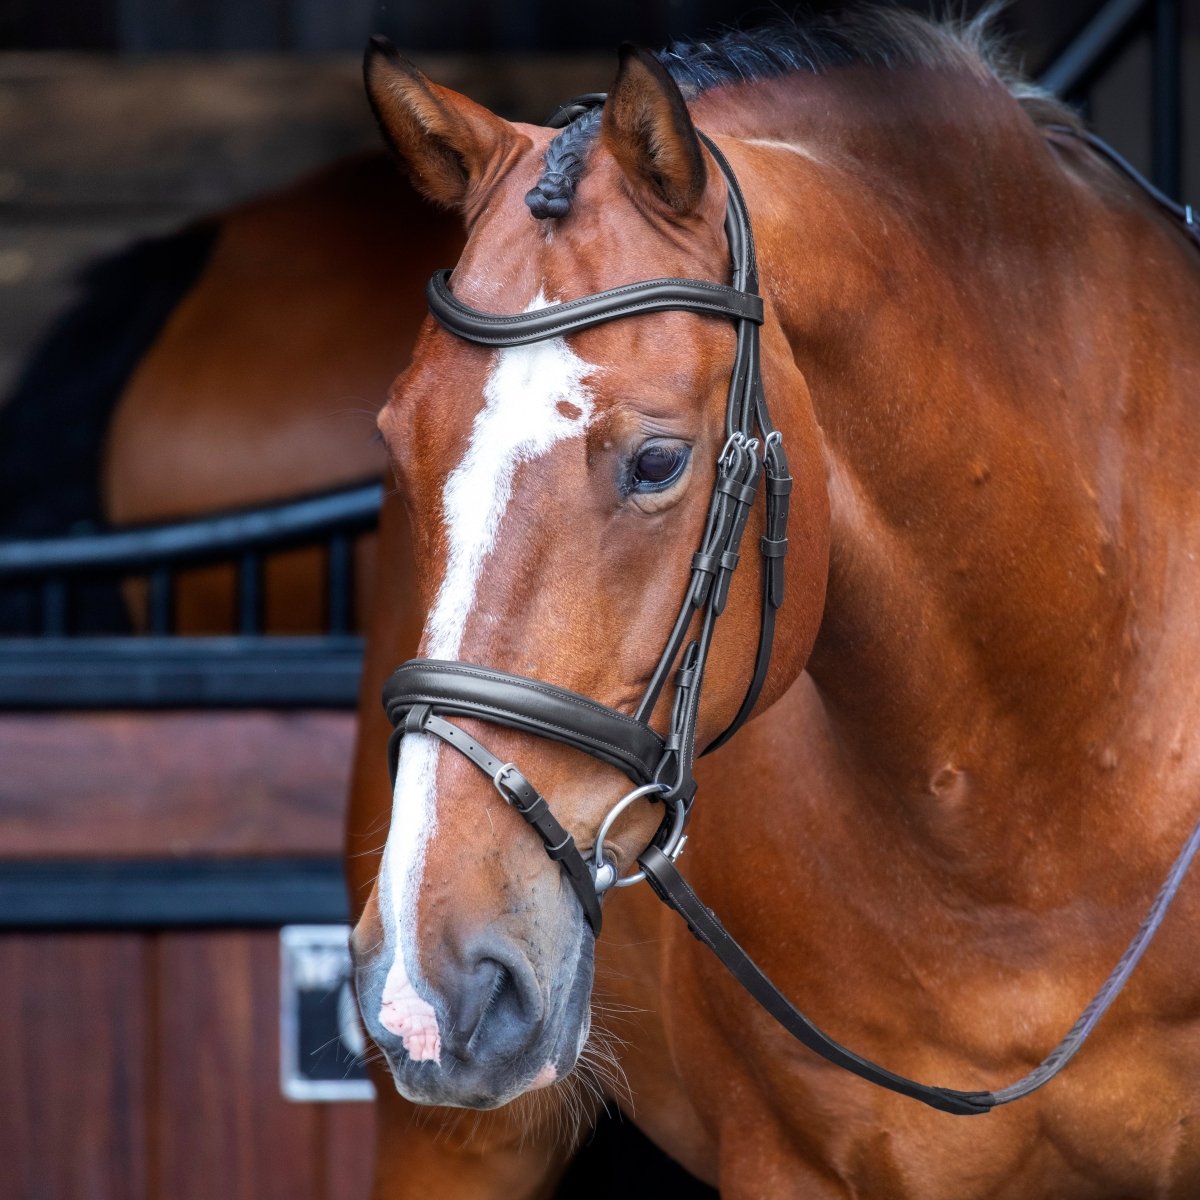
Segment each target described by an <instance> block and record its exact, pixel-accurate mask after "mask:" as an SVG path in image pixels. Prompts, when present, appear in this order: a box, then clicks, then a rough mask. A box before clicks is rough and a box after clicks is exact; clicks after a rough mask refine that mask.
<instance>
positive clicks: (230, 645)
mask: <svg viewBox="0 0 1200 1200" xmlns="http://www.w3.org/2000/svg"><path fill="white" fill-rule="evenodd" d="M362 653H363V643H362V639H361V638H358V637H338V638H335V637H259V638H256V637H250V638H239V637H105V638H98V637H96V638H94V637H88V638H78V637H56V638H40V637H29V638H5V639H3V640H2V641H0V710H6V709H7V710H26V711H31V710H39V709H40V710H44V709H61V708H74V709H87V708H172V707H174V708H293V709H294V708H343V709H352V708H354V706H355V703H356V701H357V698H358V684H359V679H360V677H361V675H362Z"/></svg>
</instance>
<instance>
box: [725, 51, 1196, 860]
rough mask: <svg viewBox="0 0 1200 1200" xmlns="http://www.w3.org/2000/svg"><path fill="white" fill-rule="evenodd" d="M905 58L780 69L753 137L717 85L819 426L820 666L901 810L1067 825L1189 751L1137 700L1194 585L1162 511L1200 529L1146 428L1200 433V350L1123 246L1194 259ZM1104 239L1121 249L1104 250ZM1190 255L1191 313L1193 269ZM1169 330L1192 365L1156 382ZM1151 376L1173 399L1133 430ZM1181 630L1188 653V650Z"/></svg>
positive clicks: (1039, 145)
mask: <svg viewBox="0 0 1200 1200" xmlns="http://www.w3.org/2000/svg"><path fill="white" fill-rule="evenodd" d="M905 76H906V77H904V78H900V77H898V75H897V74H893V73H886V72H870V71H867V70H865V69H863V70H858V69H856V70H854V71H845V72H837V73H835V74H834V75H832V76H830V77H828V78H827V79H820V80H808V81H805V82H806V86H805V87H803V88H801V89H796V88H795V87H793V88H792V89H791V90H790V91H789V90H786V89H785V88H784V87H783V85H782V84H780V85H775V86H774V88H771V87H768V88H766V89H765V95H764V97H763V98H764V101H765V104H764V106H763V107H762V108H760V109H759V110H758V111H759V113H760V114H761V113H762V112H770V113H771V117H770V119H769V121H767V122H763V121H761V120H760V121H759V130H758V131H757V132H753V133H752V132H751V128H750V126H751V125H752V124H753V119H747V118H746V117H744V116H743V117H742V118H741V119H740V120H741V125H740V127H739V125H738V121H737V120H735V119H733V118H732V117H731V113H732V108H731V107H730V106H729V104H728V102H725V108H724V110H721V107H720V105H718V106H716V109H717V111H715V112H714V113H713V116H714V117H716V118H717V119H718V120H723V121H724V125H725V128H727V129H729V128H730V126H731V125H732V126H733V131H734V132H735V133H737V134H738V135H739V136H741V137H743V138H749V139H751V141H750V142H749V143H748V144H745V145H742V146H738V144H737V143H731V148H732V153H733V155H734V157H735V166H736V167H737V169H738V170H739V173H741V174H742V175H743V179H744V183H745V186H746V188H747V191H748V194H749V203H750V207H751V210H752V213H753V214H754V216H755V224H756V233H757V236H758V241H759V246H760V258H761V261H762V266H763V277H764V281H765V284H764V286H765V290H766V291H767V293H768V295H769V296H770V298H771V301H772V303H773V305H774V307H775V309H776V312H777V314H778V315H779V317H780V320H781V323H782V325H783V327H784V330H785V333H786V334H787V336H788V339H789V342H790V344H791V348H792V352H793V354H794V356H795V360H796V364H797V366H798V367H799V369H800V371H801V372H802V374H803V376H804V378H805V382H806V384H807V387H808V390H809V392H810V393H811V403H812V410H813V412H814V413H815V417H816V421H817V424H818V426H819V428H820V434H821V436H822V438H823V441H824V453H825V460H826V468H827V472H828V486H829V495H830V507H831V521H832V529H831V534H832V539H831V563H830V574H829V581H828V598H827V606H826V613H825V617H824V620H823V624H822V628H821V633H820V635H819V637H818V642H817V645H816V647H815V649H814V652H813V655H812V658H811V660H810V664H809V672H810V674H811V676H812V677H813V679H814V680H815V682H816V684H817V686H818V689H819V692H820V695H821V698H822V702H823V705H824V711H825V714H826V716H827V718H828V720H829V722H830V724H831V725H832V726H833V727H834V729H835V730H836V733H837V735H838V736H837V739H836V740H837V742H838V743H839V744H840V745H841V746H843V747H844V748H845V749H846V752H847V754H848V755H850V756H851V757H852V758H853V760H854V763H855V768H856V773H857V774H858V775H859V777H863V776H870V777H872V778H874V779H875V780H877V781H879V782H880V785H881V786H879V787H878V788H877V789H876V791H877V794H878V795H879V796H880V797H881V798H882V799H883V801H884V802H885V803H886V804H888V805H892V806H894V807H896V808H897V809H898V810H900V809H903V808H904V807H905V805H904V800H905V798H908V799H909V800H910V801H911V804H912V805H916V806H920V807H922V809H923V811H925V812H928V810H929V805H930V803H931V800H933V801H941V800H945V801H946V802H947V803H951V804H953V803H956V802H959V801H962V800H963V793H964V788H967V787H968V783H969V786H970V790H971V793H972V794H971V795H970V800H971V802H972V804H973V805H978V806H979V808H980V810H981V811H986V810H987V807H988V804H989V803H991V805H992V810H993V813H994V815H996V816H997V818H999V816H1000V815H1002V816H1003V818H1004V821H1005V822H1006V824H1004V830H1005V831H1006V833H1005V834H1004V835H1001V836H999V837H997V838H996V840H995V842H994V846H995V848H996V852H997V853H1001V854H1003V853H1005V849H1004V847H1006V846H1009V845H1010V842H1011V839H1016V842H1012V846H1013V847H1015V845H1016V843H1017V842H1019V841H1020V839H1022V838H1026V837H1028V836H1029V834H1030V829H1029V828H1024V827H1023V824H1022V822H1021V820H1020V813H1021V808H1022V805H1024V807H1025V810H1026V815H1027V816H1028V817H1029V819H1030V820H1036V821H1038V822H1039V826H1038V828H1039V830H1040V834H1039V836H1046V837H1053V836H1055V829H1054V825H1053V820H1052V819H1050V818H1049V817H1048V816H1047V808H1046V805H1047V799H1048V797H1049V796H1053V797H1054V809H1053V811H1054V813H1056V814H1057V815H1058V816H1059V817H1060V818H1061V820H1062V827H1061V833H1062V835H1063V836H1064V837H1075V838H1077V837H1078V831H1079V814H1080V808H1079V804H1080V803H1081V802H1083V801H1084V800H1085V798H1086V803H1088V804H1089V805H1091V806H1093V810H1094V809H1095V806H1097V805H1098V804H1099V803H1100V801H1101V799H1102V797H1103V796H1104V795H1108V796H1109V797H1110V799H1111V800H1112V801H1113V806H1112V811H1113V813H1114V815H1115V814H1117V813H1118V812H1120V813H1121V814H1123V816H1124V819H1126V820H1127V819H1128V817H1127V813H1128V807H1127V805H1128V800H1129V791H1130V789H1131V788H1133V789H1135V790H1136V787H1137V786H1138V784H1139V782H1140V781H1141V778H1142V776H1145V775H1146V774H1147V773H1152V772H1153V771H1154V770H1155V769H1156V767H1157V765H1158V763H1159V761H1160V759H1161V757H1162V756H1163V754H1164V753H1165V752H1167V751H1168V750H1170V752H1171V753H1173V754H1175V756H1176V758H1178V757H1179V749H1178V746H1175V747H1166V746H1164V745H1162V744H1155V745H1150V744H1149V740H1150V739H1148V738H1147V736H1146V731H1145V728H1144V727H1143V728H1142V729H1140V730H1139V729H1136V728H1135V725H1136V722H1134V721H1132V720H1130V716H1131V707H1132V706H1133V705H1134V704H1135V702H1137V703H1145V702H1146V701H1147V700H1148V698H1149V694H1148V692H1147V690H1146V688H1147V685H1148V682H1149V680H1150V679H1151V678H1152V677H1155V664H1156V663H1157V662H1160V661H1161V658H1162V654H1163V653H1165V652H1166V650H1167V644H1166V641H1165V635H1164V634H1163V631H1162V630H1156V631H1154V638H1155V640H1156V645H1155V646H1154V647H1153V649H1154V650H1155V651H1156V652H1157V653H1155V654H1152V653H1150V650H1151V649H1152V648H1151V647H1149V646H1148V645H1147V640H1148V631H1147V629H1146V622H1145V619H1144V618H1145V614H1146V613H1147V611H1152V612H1160V611H1162V610H1163V609H1164V607H1169V604H1170V596H1169V595H1168V593H1169V592H1170V590H1171V588H1172V587H1174V588H1175V591H1176V592H1181V591H1182V590H1183V588H1185V587H1190V588H1194V587H1195V586H1196V583H1197V580H1196V579H1195V572H1194V566H1193V569H1191V570H1189V571H1187V572H1180V573H1177V575H1176V578H1175V579H1174V580H1173V581H1172V582H1171V583H1169V584H1168V582H1167V581H1166V580H1165V579H1164V570H1163V556H1164V555H1165V554H1167V553H1168V552H1169V546H1168V542H1169V541H1170V535H1169V534H1168V533H1167V532H1166V531H1167V530H1169V529H1171V528H1177V529H1178V528H1186V527H1187V526H1188V525H1189V524H1190V525H1191V528H1192V530H1193V531H1194V530H1195V528H1196V512H1195V508H1196V506H1195V502H1194V492H1195V489H1194V488H1190V487H1188V488H1183V487H1179V488H1176V489H1174V490H1170V489H1161V488H1160V489H1159V491H1160V494H1159V495H1158V496H1157V503H1158V508H1157V510H1156V511H1150V510H1149V509H1148V507H1147V505H1146V504H1145V503H1143V499H1144V497H1143V494H1142V493H1143V491H1144V489H1147V488H1149V487H1150V486H1151V485H1152V484H1153V483H1154V482H1155V481H1154V480H1152V479H1151V478H1150V477H1149V473H1150V471H1151V470H1153V468H1152V467H1151V466H1150V462H1149V456H1148V455H1147V454H1146V453H1145V452H1146V451H1147V450H1149V451H1150V452H1151V453H1153V452H1154V447H1153V445H1151V444H1150V443H1154V444H1156V445H1158V446H1160V447H1162V446H1166V445H1168V444H1169V442H1170V440H1171V438H1172V437H1174V438H1175V439H1176V440H1178V441H1180V442H1182V444H1184V445H1186V444H1194V439H1195V434H1196V430H1195V427H1194V426H1195V423H1196V422H1195V414H1194V413H1188V412H1187V411H1186V410H1185V409H1183V408H1182V407H1181V406H1177V404H1176V402H1175V401H1173V400H1172V399H1171V396H1172V394H1173V393H1174V394H1176V395H1178V389H1179V385H1180V381H1181V378H1182V377H1184V376H1186V377H1187V378H1190V380H1191V391H1193V392H1194V390H1195V384H1196V381H1197V378H1198V377H1200V365H1198V364H1197V362H1196V357H1195V352H1194V351H1190V350H1185V349H1184V347H1186V346H1188V344H1189V342H1190V338H1189V337H1188V336H1187V335H1186V333H1185V327H1184V326H1181V325H1176V326H1175V327H1172V321H1175V320H1176V318H1174V317H1172V316H1171V315H1170V313H1169V312H1161V311H1160V313H1159V315H1158V316H1157V317H1155V318H1154V319H1153V320H1151V319H1149V318H1147V319H1144V320H1143V321H1142V322H1141V327H1140V329H1141V335H1144V336H1140V335H1139V332H1138V330H1137V329H1134V328H1131V327H1130V326H1129V325H1128V324H1126V318H1127V317H1128V316H1129V314H1130V313H1133V312H1143V314H1144V312H1145V309H1146V300H1147V296H1146V293H1147V292H1148V291H1149V290H1150V289H1151V287H1152V286H1160V287H1161V283H1157V282H1156V283H1155V284H1151V282H1150V281H1149V280H1148V279H1147V277H1145V276H1144V275H1140V274H1139V273H1138V272H1136V271H1131V270H1129V269H1128V264H1129V262H1130V258H1131V255H1133V254H1136V253H1137V252H1138V245H1137V244H1136V243H1139V242H1140V246H1141V250H1142V251H1143V252H1144V250H1145V248H1146V246H1147V245H1149V246H1150V247H1151V248H1153V249H1155V250H1156V251H1157V252H1158V254H1159V258H1160V272H1161V269H1162V268H1161V262H1168V263H1169V262H1170V261H1171V260H1172V258H1174V259H1177V260H1178V259H1180V257H1181V256H1183V255H1186V253H1187V252H1186V251H1185V250H1183V249H1182V246H1181V244H1180V243H1178V241H1177V239H1175V237H1174V235H1173V234H1172V233H1170V232H1169V231H1167V230H1166V229H1165V228H1164V227H1162V226H1161V224H1160V223H1158V222H1157V221H1156V220H1153V219H1150V218H1148V217H1146V216H1144V215H1143V216H1141V217H1140V218H1139V219H1137V220H1132V219H1131V218H1129V214H1128V213H1126V214H1125V216H1124V217H1123V218H1122V220H1123V221H1124V225H1122V221H1121V220H1118V219H1117V217H1115V216H1114V215H1113V214H1111V213H1108V212H1106V211H1105V210H1104V207H1103V205H1102V204H1101V203H1100V201H1099V200H1098V199H1097V198H1096V195H1095V193H1094V192H1092V191H1091V190H1090V189H1087V188H1084V187H1081V186H1080V185H1079V184H1078V183H1077V182H1073V181H1072V180H1071V179H1069V178H1068V177H1067V174H1066V173H1065V172H1064V170H1063V168H1062V167H1061V166H1060V165H1059V163H1058V162H1057V161H1056V159H1055V157H1054V156H1053V154H1052V153H1051V152H1050V151H1048V149H1047V148H1046V145H1045V143H1044V141H1043V135H1042V134H1041V133H1040V132H1039V131H1038V130H1037V129H1035V128H1034V126H1033V125H1032V123H1031V122H1030V121H1029V120H1028V118H1027V117H1026V116H1025V115H1024V114H1023V113H1021V112H1020V111H1019V109H1018V108H1017V106H1016V105H1015V103H1014V102H1013V101H1012V100H1011V99H1010V98H1009V97H1008V95H1007V93H1006V92H1005V90H1004V89H1003V88H1002V87H1001V85H999V84H998V83H996V82H995V81H992V82H991V83H987V82H983V81H980V80H978V79H975V78H973V77H965V76H964V75H962V74H960V75H941V76H938V75H934V74H932V73H924V74H923V75H922V74H921V73H918V72H916V71H915V70H914V71H909V72H905ZM772 92H773V93H774V94H772ZM931 114H934V115H935V119H932V120H931ZM789 125H790V127H789ZM764 126H765V128H766V130H767V132H766V133H763V132H762V128H763V127H764ZM776 141H780V142H785V143H789V144H790V147H788V148H785V147H783V146H779V145H774V146H773V145H771V144H770V143H772V142H776ZM1135 207H1136V206H1135ZM1130 230H1132V232H1130ZM1114 256H1115V258H1116V259H1117V260H1119V261H1120V262H1121V264H1122V267H1121V270H1120V271H1114V270H1112V269H1108V268H1105V267H1104V266H1103V265H1098V264H1104V263H1106V262H1107V263H1111V262H1112V261H1113V260H1114ZM1106 271H1107V274H1106ZM1178 272H1179V273H1180V274H1181V275H1187V279H1186V280H1183V281H1182V282H1180V283H1179V285H1178V287H1176V288H1175V290H1174V293H1173V296H1174V299H1173V300H1172V301H1170V302H1169V303H1174V304H1177V305H1178V306H1179V307H1180V308H1181V310H1182V311H1181V313H1180V315H1179V317H1178V321H1183V320H1186V316H1187V313H1188V312H1190V313H1191V314H1193V315H1194V314H1195V313H1196V311H1197V308H1198V305H1197V300H1198V296H1197V288H1196V275H1195V272H1194V269H1193V264H1190V263H1188V264H1186V266H1180V267H1179V268H1178ZM1160 278H1161V275H1160ZM1159 307H1160V310H1161V309H1162V308H1163V306H1162V305H1160V306H1159ZM1193 319H1194V316H1193ZM1139 336H1140V340H1139ZM1172 343H1174V348H1178V352H1179V353H1178V356H1177V357H1176V359H1175V362H1176V366H1175V367H1174V368H1170V369H1172V370H1174V371H1175V373H1176V375H1177V378H1175V379H1171V378H1168V376H1167V374H1166V372H1167V371H1168V368H1167V367H1166V366H1161V367H1154V368H1153V369H1156V370H1158V371H1159V374H1158V375H1157V376H1156V377H1155V378H1154V379H1153V380H1151V381H1149V383H1147V378H1146V372H1147V371H1148V370H1151V369H1152V368H1151V363H1150V360H1151V359H1153V358H1154V354H1153V348H1154V347H1155V346H1156V345H1157V346H1159V347H1161V346H1163V345H1167V346H1171V345H1172ZM1168 357H1169V356H1168ZM1184 359H1186V362H1185V361H1184ZM1189 372H1190V375H1189V374H1188V373H1189ZM1139 388H1140V389H1141V391H1140V394H1141V395H1143V396H1145V395H1153V396H1156V398H1157V401H1158V402H1159V403H1160V408H1159V409H1158V410H1156V411H1155V413H1154V414H1153V416H1152V417H1148V416H1145V415H1144V414H1143V415H1144V418H1145V419H1142V420H1140V422H1138V423H1132V424H1131V422H1130V419H1129V417H1130V405H1131V403H1133V402H1134V400H1135V398H1136V397H1135V395H1134V393H1135V391H1137V390H1138V389H1139ZM1180 478H1181V479H1182V478H1185V476H1184V475H1183V473H1182V471H1181V472H1180ZM1158 482H1159V483H1163V482H1165V479H1160V480H1159V481H1158ZM797 519H801V520H802V519H803V514H797ZM1192 544H1193V545H1194V541H1193V542H1192ZM1195 641H1196V638H1195V635H1192V636H1191V642H1195ZM1181 650H1182V651H1183V652H1184V653H1185V660H1190V661H1191V662H1193V663H1194V662H1195V661H1196V658H1197V652H1198V651H1200V646H1196V645H1194V644H1190V643H1189V644H1188V645H1186V646H1180V645H1175V646H1174V649H1173V651H1172V652H1173V653H1179V652H1180V651H1181ZM1161 674H1162V673H1161V672H1158V676H1161ZM1159 682H1161V679H1160V680H1159ZM1193 707H1194V702H1193ZM1156 738H1157V735H1156ZM1138 739H1141V741H1140V743H1138ZM1161 740H1162V739H1161V738H1157V742H1158V743H1161ZM1135 743H1137V744H1138V748H1137V749H1135V748H1134V746H1135ZM1193 757H1195V756H1194V755H1193ZM1118 768H1120V769H1118ZM864 769H865V770H864ZM898 800H899V801H900V804H899V805H897V801H898ZM997 828H998V825H997V823H996V822H992V824H991V829H992V833H993V834H994V833H995V832H996V830H997ZM931 836H933V837H936V836H938V830H936V829H933V830H931ZM1014 852H1016V851H1015V850H1014Z"/></svg>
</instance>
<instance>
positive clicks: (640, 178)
mask: <svg viewBox="0 0 1200 1200" xmlns="http://www.w3.org/2000/svg"><path fill="white" fill-rule="evenodd" d="M602 129H603V135H604V144H605V146H607V147H608V150H609V151H610V153H611V154H612V155H613V157H614V158H615V159H616V160H617V162H619V163H620V164H621V167H622V169H623V170H624V172H625V174H626V176H627V177H628V178H629V179H630V181H631V182H633V183H634V184H635V185H638V186H641V187H647V188H649V189H650V190H651V192H652V193H653V194H655V195H656V196H658V198H659V199H660V200H663V201H665V202H666V204H667V205H668V207H670V208H671V210H672V211H673V212H675V213H677V214H678V215H679V216H684V215H686V214H687V213H690V212H693V211H694V210H695V208H696V206H697V205H698V204H699V203H700V197H701V196H702V195H703V193H704V185H705V182H706V180H707V173H706V171H705V167H704V154H703V152H702V151H701V149H700V139H699V138H698V137H697V136H696V127H695V126H694V125H693V124H692V118H691V114H689V112H688V110H687V104H686V103H685V102H684V99H683V94H682V93H681V92H680V90H679V87H678V85H677V84H676V83H675V80H673V79H672V78H671V76H670V75H668V74H667V71H666V68H665V67H663V65H662V63H660V62H659V61H658V59H657V58H655V56H654V55H653V54H651V53H650V51H648V50H643V49H642V48H641V47H639V46H634V45H632V44H630V43H629V42H626V43H625V44H624V45H623V46H622V47H621V65H620V67H619V68H618V70H617V79H616V82H615V83H614V84H613V86H612V88H611V89H610V90H609V93H608V99H607V100H606V101H605V102H604V120H603V125H602Z"/></svg>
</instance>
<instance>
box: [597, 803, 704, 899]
mask: <svg viewBox="0 0 1200 1200" xmlns="http://www.w3.org/2000/svg"><path fill="white" fill-rule="evenodd" d="M670 790H671V789H670V788H669V787H668V786H667V785H666V784H665V783H647V784H643V785H642V786H641V787H639V788H634V789H633V791H632V792H630V793H629V794H628V795H627V796H623V797H622V798H621V799H620V800H618V801H617V802H616V804H614V805H613V806H612V808H611V809H610V810H609V813H608V816H606V817H605V818H604V820H603V821H601V822H600V828H599V829H598V830H597V831H596V845H595V847H594V848H593V850H592V861H591V867H592V874H593V876H594V884H595V888H596V892H597V893H598V894H599V895H603V894H604V893H605V892H607V891H608V890H609V888H614V887H632V886H633V884H635V883H641V881H642V880H643V879H645V878H646V872H645V871H637V872H635V873H634V874H632V875H626V876H624V877H623V878H620V879H618V878H617V868H616V865H615V864H614V863H613V862H612V861H611V860H610V859H608V858H607V857H606V856H605V853H604V843H605V840H606V839H607V838H608V834H609V831H610V830H611V829H612V827H613V824H614V823H615V821H616V819H617V818H618V817H619V816H620V815H621V814H622V813H623V812H624V811H625V810H626V809H627V808H628V807H629V806H630V805H631V804H632V803H633V802H634V801H635V800H640V799H641V798H642V797H643V796H661V795H663V794H665V793H667V792H669V791H670ZM674 810H675V811H674V814H673V816H674V824H673V825H672V827H671V836H670V838H669V839H668V841H667V844H666V846H664V847H663V853H664V854H665V855H666V856H667V857H668V858H669V859H671V860H672V862H673V861H674V860H675V859H676V858H678V857H679V852H680V851H681V850H682V849H683V843H684V842H685V841H687V839H686V838H685V837H683V836H682V835H683V826H684V823H685V822H686V820H687V809H686V807H685V806H684V805H683V804H681V803H678V802H677V803H676V804H675V805H674Z"/></svg>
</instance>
